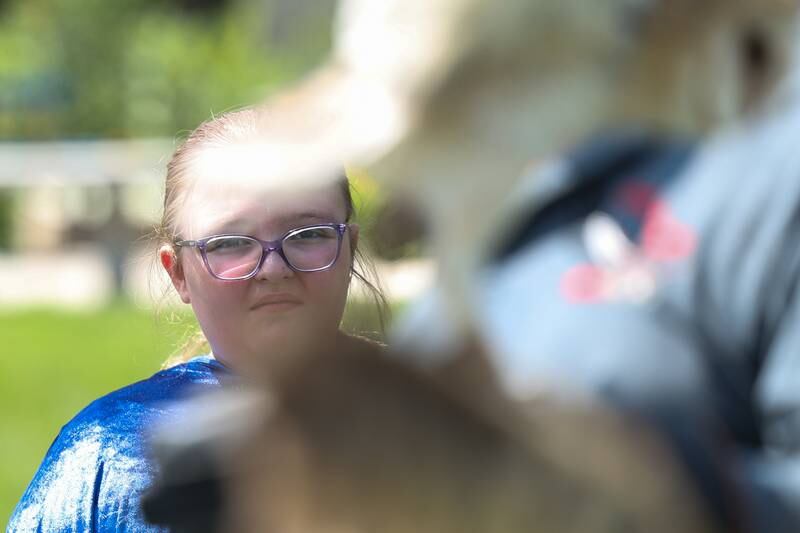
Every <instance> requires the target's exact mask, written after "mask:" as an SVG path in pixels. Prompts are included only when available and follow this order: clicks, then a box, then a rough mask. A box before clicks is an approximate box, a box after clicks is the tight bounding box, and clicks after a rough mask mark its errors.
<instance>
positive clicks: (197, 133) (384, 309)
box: [153, 108, 390, 368]
mask: <svg viewBox="0 0 800 533" xmlns="http://www.w3.org/2000/svg"><path fill="white" fill-rule="evenodd" d="M262 123H263V117H262V116H261V114H260V113H259V112H258V111H257V110H256V109H253V108H244V109H240V110H236V111H230V112H227V113H224V114H221V115H218V116H216V117H212V118H211V119H210V120H207V121H206V122H204V123H202V124H201V125H200V126H198V127H197V128H196V129H195V130H194V131H193V132H191V133H190V134H189V136H188V137H187V138H186V140H185V141H184V142H183V144H181V145H180V146H179V147H178V148H177V149H176V150H175V153H174V154H173V155H172V158H171V159H170V161H169V163H167V174H166V178H165V180H164V206H163V214H162V217H161V221H160V223H159V224H158V225H157V226H156V227H155V229H154V232H153V235H154V240H155V242H156V247H157V248H160V247H161V246H164V245H169V246H172V245H173V244H174V243H175V241H176V239H177V238H178V232H177V227H176V226H177V224H176V220H177V216H178V212H179V210H180V208H181V205H182V204H183V202H184V200H185V196H186V192H187V189H188V188H189V187H188V181H189V180H191V175H190V172H189V171H188V169H189V164H190V161H191V158H192V156H193V154H196V153H198V152H199V151H200V150H202V149H204V148H209V147H218V146H224V145H229V144H234V143H236V142H240V141H247V140H251V139H253V138H254V137H255V136H256V135H257V134H258V133H259V127H260V126H259V124H262ZM338 184H339V187H340V190H341V193H342V196H343V198H344V201H345V207H346V218H345V221H346V222H351V221H353V219H354V218H355V215H356V213H355V207H354V205H353V195H352V191H351V184H350V180H349V179H348V178H347V175H346V174H345V173H344V170H342V174H341V177H340V179H339V181H338ZM351 265H352V266H351V276H353V277H355V278H356V279H357V280H358V281H359V282H360V283H361V284H362V285H363V286H364V288H365V289H366V291H367V293H368V294H369V296H370V299H371V300H372V303H373V304H374V306H375V311H376V313H377V317H378V326H379V328H380V331H379V332H378V333H379V334H380V335H383V333H384V330H385V327H386V323H387V320H388V318H389V312H390V311H389V304H388V301H387V299H386V296H385V295H384V293H383V290H382V289H381V286H380V282H379V280H378V276H377V272H376V270H375V266H374V264H373V262H372V261H371V260H370V258H369V257H368V256H367V255H366V254H364V252H363V251H362V247H360V246H357V247H353V248H352V263H351ZM208 352H210V346H209V344H208V341H207V340H206V338H205V336H204V335H203V333H202V331H200V330H199V328H196V330H195V331H194V332H193V333H192V334H191V335H190V336H188V338H187V339H186V340H185V341H184V342H183V345H182V346H181V347H180V348H179V349H178V350H177V351H176V352H175V353H173V354H172V355H171V356H170V357H169V358H167V360H166V361H165V362H164V364H163V365H162V366H163V367H164V368H168V367H171V366H174V365H177V364H180V363H183V362H186V361H188V360H189V359H191V358H192V357H195V356H197V355H200V354H203V353H208Z"/></svg>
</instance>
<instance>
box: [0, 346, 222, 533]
mask: <svg viewBox="0 0 800 533" xmlns="http://www.w3.org/2000/svg"><path fill="white" fill-rule="evenodd" d="M232 378H233V376H232V375H231V373H230V372H229V371H228V370H227V369H226V368H225V367H224V366H223V365H222V364H220V363H219V362H217V361H216V360H214V359H213V358H211V357H207V356H203V357H196V358H194V359H192V360H191V361H189V362H187V363H184V364H181V365H178V366H175V367H173V368H170V369H167V370H163V371H161V372H158V373H157V374H155V375H153V376H152V377H150V378H149V379H146V380H143V381H140V382H137V383H134V384H132V385H129V386H127V387H124V388H122V389H120V390H117V391H115V392H112V393H110V394H108V395H106V396H104V397H102V398H100V399H98V400H96V401H94V402H92V403H91V404H89V406H87V407H86V408H85V409H83V410H82V411H81V412H80V413H78V415H77V416H76V417H75V418H73V419H72V420H71V421H70V422H68V423H67V424H66V425H65V426H64V427H63V428H62V429H61V432H60V433H59V434H58V436H57V437H56V439H55V441H54V442H53V444H52V445H51V446H50V449H49V450H48V451H47V455H45V458H44V460H43V461H42V464H41V466H40V467H39V470H38V471H37V472H36V474H35V476H34V478H33V480H32V481H31V483H30V485H29V486H28V489H27V490H26V491H25V493H24V494H23V496H22V499H21V500H20V502H19V503H18V504H17V507H16V509H15V510H14V513H13V514H12V516H11V521H10V522H9V524H8V527H7V529H6V531H7V533H11V532H15V533H16V532H29V531H31V532H40V531H46V532H72V531H81V532H83V531H96V532H101V531H102V532H105V531H131V532H139V531H145V532H155V531H166V530H165V529H162V528H159V527H155V526H152V525H149V524H147V523H146V522H145V521H144V518H143V517H142V513H141V510H140V506H139V501H140V498H141V496H142V493H143V492H144V491H145V490H146V489H147V487H149V485H150V483H151V481H152V479H153V477H154V475H155V471H154V467H153V465H152V464H151V462H150V460H149V458H148V451H147V439H148V433H149V430H150V429H152V428H153V427H154V426H155V424H156V423H165V422H166V423H168V421H169V417H172V416H180V412H181V410H182V402H181V401H180V400H182V399H184V398H187V397H189V396H191V395H193V394H194V393H195V392H201V391H208V390H211V389H213V388H218V387H220V386H221V385H222V384H224V383H228V382H230V381H231V380H232Z"/></svg>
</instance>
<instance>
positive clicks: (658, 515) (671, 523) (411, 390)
mask: <svg viewBox="0 0 800 533" xmlns="http://www.w3.org/2000/svg"><path fill="white" fill-rule="evenodd" d="M393 355H396V356H402V354H393ZM269 367H270V368H269V370H270V372H269V378H268V383H269V384H268V386H267V390H268V394H267V395H266V397H265V398H262V400H261V401H253V399H252V398H253V397H252V396H246V397H245V398H247V400H246V401H245V404H247V405H249V408H247V409H239V411H238V416H237V418H238V420H239V422H236V421H231V420H230V415H231V413H230V412H228V413H227V415H226V417H225V420H227V421H224V420H221V419H219V418H218V419H217V420H216V421H215V420H214V419H213V415H212V417H211V418H209V415H208V414H207V411H208V406H209V404H208V402H206V403H204V408H203V409H204V410H205V411H206V416H205V417H201V418H200V419H199V420H201V421H204V422H205V426H203V425H199V424H198V419H197V418H196V417H193V418H195V422H194V423H193V425H194V429H193V430H190V431H189V432H186V431H184V430H185V428H183V429H184V430H182V429H181V428H180V427H178V428H177V430H176V428H173V429H172V438H171V439H164V438H162V439H161V441H160V447H161V448H160V453H161V455H162V458H163V457H172V458H173V459H174V458H176V457H179V456H183V460H182V461H183V463H184V466H185V465H187V464H192V463H194V464H195V465H198V464H199V463H198V462H197V461H196V460H193V459H192V458H191V457H190V456H191V455H194V452H197V451H198V450H201V451H203V450H204V455H203V457H204V458H205V459H206V460H207V461H206V462H205V463H204V464H206V465H208V464H212V463H214V461H213V459H214V456H215V454H216V457H217V458H218V459H220V458H223V459H222V460H221V461H220V462H219V463H217V464H218V465H224V466H221V467H220V469H219V470H216V471H214V472H213V476H212V477H214V478H215V479H216V480H217V481H218V482H219V483H218V485H217V489H218V490H216V491H212V492H213V493H214V494H222V492H223V491H222V489H223V488H227V490H229V491H230V492H228V493H227V494H226V496H225V497H224V498H223V499H224V501H225V502H226V505H225V506H224V507H225V508H224V511H223V510H222V505H220V506H219V509H220V512H219V514H217V515H215V516H208V515H205V516H202V515H200V514H199V513H201V512H202V511H206V512H207V511H208V508H207V507H206V508H204V509H195V510H194V511H193V512H191V513H185V512H184V513H183V514H181V508H180V507H181V504H183V505H184V511H185V509H186V507H185V505H186V503H187V502H190V501H191V499H192V498H191V496H192V494H193V490H195V491H196V490H197V488H198V487H202V486H203V485H207V481H208V478H207V477H206V478H204V474H203V471H202V469H191V468H186V469H184V470H183V472H182V474H180V475H173V476H172V478H171V479H170V480H163V481H162V484H161V486H160V487H158V491H160V500H161V502H160V505H159V506H158V507H157V508H152V507H151V511H150V516H151V517H152V516H155V518H157V519H158V521H159V523H161V524H166V525H170V526H171V528H172V529H171V530H172V531H237V532H238V531H241V532H251V531H252V532H267V531H280V532H283V533H301V532H302V533H311V532H314V533H339V532H352V533H361V532H363V533H367V532H377V531H381V532H387V533H411V532H414V533H417V532H419V533H426V532H430V533H448V532H452V533H469V532H475V533H479V532H480V533H492V532H497V533H514V532H520V533H521V532H530V531H541V532H554V533H571V532H576V533H577V532H623V531H624V532H637V531H641V532H648V533H650V532H660V531H663V532H665V533H666V532H674V531H681V532H682V533H692V532H712V531H717V529H716V528H715V527H714V522H713V518H711V517H710V516H709V515H708V514H706V513H705V511H704V509H703V505H702V503H701V500H700V499H699V498H698V496H697V494H696V493H695V492H694V489H693V488H692V484H691V483H690V481H689V478H688V476H687V475H686V471H685V469H684V467H683V466H681V465H680V464H679V462H678V461H676V459H675V457H673V455H672V453H671V452H670V451H669V450H668V449H667V448H666V447H664V446H663V445H662V444H661V442H660V439H659V437H658V435H657V434H656V433H655V432H653V431H651V430H650V429H649V428H648V427H647V426H646V425H645V424H644V423H641V422H634V421H633V420H629V419H625V418H623V417H620V416H617V415H614V414H612V413H610V412H608V411H606V410H603V409H601V408H599V407H597V406H594V407H591V406H589V405H588V404H587V405H579V404H577V403H569V402H563V403H561V402H559V401H556V400H553V399H540V400H534V401H531V402H529V403H527V404H524V405H523V404H520V403H517V402H514V401H511V400H510V399H508V398H507V397H506V396H505V394H504V393H503V392H502V391H501V389H500V388H499V386H498V385H497V384H496V383H495V382H494V378H493V376H492V374H491V370H490V369H489V368H488V366H486V362H485V360H483V359H482V356H481V355H480V353H479V350H478V348H477V346H473V347H472V348H471V349H470V350H468V351H465V352H463V353H461V354H459V355H458V356H456V357H455V358H454V362H453V364H452V365H450V366H448V367H446V368H442V369H440V370H439V371H438V372H436V373H434V374H426V373H423V372H420V371H418V370H415V369H413V368H411V367H409V366H408V365H406V364H404V363H402V362H401V361H399V360H398V359H396V358H392V357H389V356H387V354H386V353H385V352H384V351H383V350H381V349H379V348H377V347H375V346H374V345H369V344H363V343H359V342H354V343H352V344H347V345H341V346H335V347H334V346H326V347H325V348H324V350H320V351H318V352H316V353H312V354H307V356H304V357H298V358H296V359H294V360H291V361H282V362H280V363H279V364H271V365H269ZM212 411H213V409H212ZM245 414H247V415H249V416H250V417H251V418H247V417H246V416H244V415H245ZM253 419H256V420H260V423H259V424H257V425H254V426H251V427H250V429H249V430H247V429H245V427H244V426H246V425H247V424H242V423H241V421H242V420H250V421H253ZM220 422H224V423H225V424H226V425H228V426H229V428H230V424H236V425H240V428H239V429H238V430H237V431H233V432H231V431H226V432H219V430H218V428H217V427H216V426H217V425H218V424H219V423H220ZM201 427H205V429H204V430H203V431H204V432H205V434H206V435H207V437H206V438H205V439H203V438H201V439H197V430H198V429H200V428H201ZM191 433H194V435H191ZM187 435H188V436H187ZM235 435H238V438H232V437H233V436H235ZM244 436H247V438H244ZM193 439H195V440H194V443H193V444H192V445H191V446H187V445H186V443H187V442H189V441H192V440H193ZM198 444H202V446H198ZM176 450H177V452H178V453H175V452H176ZM209 452H211V453H209ZM224 457H227V458H226V459H224ZM231 457H233V458H234V460H233V461H231ZM209 458H210V459H211V460H210V461H209ZM195 459H196V456H195ZM168 466H171V467H174V466H175V464H174V463H173V464H172V465H169V464H168ZM174 473H175V472H174V471H173V474H174ZM220 480H222V481H220ZM207 488H208V487H207V486H206V489H207ZM203 494H208V490H205V491H201V492H200V494H199V495H200V497H202V495H203ZM170 495H172V498H171V499H170V497H169V496H170ZM175 495H182V496H183V498H180V497H178V498H176V497H175ZM156 496H159V494H158V493H157V494H156ZM187 496H190V497H189V498H187ZM197 497H198V494H197V493H196V492H195V493H194V498H197ZM156 499H158V498H156ZM196 501H199V500H197V499H196ZM204 502H205V504H206V505H208V498H205V500H204ZM221 502H222V499H221V500H220V501H218V502H217V503H218V505H219V504H220V503H221ZM153 509H155V512H153ZM198 516H201V517H202V519H201V520H200V521H199V522H198V520H197V518H198Z"/></svg>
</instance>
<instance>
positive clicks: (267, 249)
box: [173, 223, 350, 281]
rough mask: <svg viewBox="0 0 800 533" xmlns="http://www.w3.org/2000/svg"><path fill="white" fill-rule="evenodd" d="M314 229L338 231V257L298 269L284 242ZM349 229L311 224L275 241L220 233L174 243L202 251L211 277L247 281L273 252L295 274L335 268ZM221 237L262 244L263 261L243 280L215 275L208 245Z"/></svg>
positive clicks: (179, 246)
mask: <svg viewBox="0 0 800 533" xmlns="http://www.w3.org/2000/svg"><path fill="white" fill-rule="evenodd" d="M312 228H333V229H335V230H336V236H337V242H336V255H335V256H334V258H333V260H332V261H331V262H330V263H329V264H328V265H326V266H324V267H320V268H312V269H302V268H297V267H295V266H294V265H292V263H291V261H289V259H287V257H286V254H285V253H284V251H283V241H285V240H286V238H287V237H289V236H290V235H291V234H293V233H297V232H300V231H303V230H307V229H312ZM349 228H350V224H347V223H329V224H310V225H307V226H300V227H297V228H292V229H290V230H289V231H287V232H286V233H284V234H283V236H282V237H281V238H280V239H275V240H273V241H265V240H262V239H259V238H258V237H253V236H252V235H247V234H244V233H220V234H216V235H209V236H208V237H203V238H202V239H195V240H177V241H174V242H173V244H174V245H175V246H177V247H178V248H197V249H198V250H199V251H200V257H202V259H203V264H205V266H206V270H207V271H208V273H209V274H211V277H213V278H215V279H218V280H220V281H247V280H248V279H252V278H254V277H256V276H257V275H258V273H259V272H260V271H261V268H262V267H263V266H264V261H266V260H267V257H268V256H269V254H271V253H272V252H278V255H280V256H281V259H283V262H284V263H285V264H286V266H287V267H289V269H290V270H292V271H293V272H322V271H325V270H329V269H331V268H333V265H335V264H336V261H338V260H339V255H340V254H341V251H342V239H344V232H345V231H346V230H348V229H349ZM220 237H246V238H248V239H253V240H254V241H256V242H258V243H259V244H261V259H259V260H258V264H257V265H256V267H255V268H254V269H253V271H252V272H251V273H250V274H248V275H247V276H244V277H241V278H222V277H220V276H218V275H216V274H214V272H213V271H212V270H211V265H209V263H208V256H207V255H206V245H207V244H208V242H209V241H210V240H212V239H217V238H220Z"/></svg>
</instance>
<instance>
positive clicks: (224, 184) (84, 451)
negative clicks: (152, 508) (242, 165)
mask: <svg viewBox="0 0 800 533" xmlns="http://www.w3.org/2000/svg"><path fill="white" fill-rule="evenodd" d="M261 120H262V119H261V117H260V113H259V112H257V111H255V110H253V109H245V110H241V111H236V112H231V113H227V114H225V115H222V116H219V117H217V118H215V119H213V120H211V121H209V122H207V123H205V124H203V125H201V126H200V127H199V128H197V130H195V131H194V132H193V133H192V134H191V135H190V136H189V138H188V139H187V140H186V142H185V143H184V144H183V145H182V146H181V147H180V148H178V150H177V151H176V152H175V154H174V155H173V157H172V160H171V161H170V162H169V164H168V166H167V176H166V186H165V200H164V213H163V218H162V222H161V224H160V225H159V227H158V228H157V231H156V235H157V236H158V240H159V246H160V247H159V250H158V258H159V260H160V263H161V265H162V266H163V268H164V269H165V270H166V272H167V273H168V274H169V277H170V279H171V281H172V284H173V286H174V288H175V290H176V291H177V292H178V295H179V296H180V298H181V300H182V301H183V302H184V303H187V304H190V305H191V307H192V310H193V312H194V314H195V316H196V317H197V321H198V323H199V324H200V328H201V329H202V332H203V334H204V336H205V338H206V339H207V341H208V345H209V346H210V349H211V353H209V354H207V355H201V356H196V357H193V358H190V359H189V358H187V359H188V360H186V361H184V362H182V363H181V364H178V365H177V366H173V367H171V368H168V369H166V370H164V371H161V372H159V373H157V374H155V375H154V376H152V377H151V378H149V379H146V380H144V381H140V382H138V383H134V384H133V385H130V386H128V387H125V388H123V389H121V390H118V391H116V392H112V393H111V394H109V395H107V396H104V397H102V398H100V399H98V400H96V401H95V402H93V403H92V404H90V405H89V406H88V407H86V408H85V409H84V410H83V411H81V412H80V413H79V414H78V415H77V416H76V417H75V418H74V419H72V420H71V421H70V422H69V423H67V425H66V426H64V427H63V428H62V430H61V432H60V433H59V435H58V437H57V438H56V440H55V442H54V443H53V444H52V446H51V447H50V449H49V451H48V452H47V455H46V456H45V458H44V461H43V462H42V464H41V466H40V468H39V470H38V471H37V473H36V475H35V476H34V478H33V481H32V482H31V484H30V486H29V487H28V489H27V491H26V492H25V494H24V495H23V497H22V500H21V501H20V502H19V504H18V505H17V507H16V509H15V511H14V513H13V515H12V517H11V522H10V523H9V526H8V530H9V531H89V530H90V531H121V530H125V531H127V530H131V531H158V530H159V529H158V528H155V527H153V526H151V525H148V524H147V523H146V522H145V521H144V519H143V518H142V514H141V511H140V505H139V502H140V498H141V495H142V493H143V492H144V491H145V490H146V489H147V487H148V486H149V485H150V483H151V481H152V479H153V477H154V471H153V470H154V469H153V465H152V464H151V463H150V461H149V460H148V457H147V446H146V442H145V437H144V435H145V433H146V431H147V429H148V428H149V427H150V426H151V425H152V424H153V423H155V422H156V421H158V420H159V419H163V418H164V417H165V416H175V415H177V414H178V413H179V411H180V410H181V406H180V403H176V402H175V400H179V399H181V398H184V397H186V396H187V395H188V394H189V392H195V391H196V390H198V389H200V390H204V389H206V390H209V389H215V388H218V387H220V386H221V385H223V384H224V383H226V382H230V381H235V380H236V377H237V376H242V375H246V374H247V368H248V365H250V364H254V363H255V362H256V361H257V360H258V359H259V358H263V357H277V356H280V357H284V356H287V357H288V356H291V355H292V354H293V353H297V352H298V351H301V350H304V349H307V348H308V347H309V346H310V343H311V342H318V343H327V342H336V341H338V340H340V338H341V337H342V336H345V334H344V333H343V332H342V331H341V330H340V329H339V326H340V322H341V319H342V314H343V312H344V307H345V303H346V300H347V294H348V289H349V286H350V281H351V279H352V277H353V276H355V277H357V278H359V279H360V280H361V281H362V282H365V283H366V285H367V287H368V288H369V289H370V290H371V291H372V292H373V295H374V297H375V298H376V302H378V304H379V306H383V305H385V304H384V302H385V300H384V299H383V297H382V295H381V293H380V292H379V290H378V289H376V288H375V286H374V285H372V284H370V283H369V282H367V280H365V279H364V276H363V275H362V273H361V272H362V270H360V269H359V265H361V264H363V263H361V261H362V259H361V256H360V255H359V252H358V249H357V244H358V226H357V225H355V224H353V223H351V219H352V217H353V202H352V198H351V195H350V190H349V183H348V181H347V179H346V178H341V179H339V180H338V181H336V182H333V181H331V182H327V183H325V184H322V185H317V186H313V187H306V188H303V189H294V190H286V189H276V188H274V187H269V186H267V185H268V184H269V182H270V179H271V178H275V176H269V175H264V176H260V175H259V176H257V177H258V178H259V179H258V180H255V181H254V180H250V181H249V182H248V181H245V180H237V179H236V178H237V176H235V175H232V173H235V171H236V168H237V164H236V163H237V161H238V160H239V159H240V156H241V154H242V153H243V152H242V150H241V148H242V147H245V146H247V147H250V148H252V147H253V146H256V147H257V146H258V145H257V141H258V140H259V136H260V132H261V129H260V127H259V124H260V122H261ZM210 153H213V154H214V158H213V159H214V161H215V162H216V163H218V164H213V165H210V164H208V162H209V159H208V158H207V157H205V156H207V155H208V154H210ZM248 161H249V163H248V164H249V165H250V167H249V169H248V172H251V173H252V171H253V166H252V163H253V161H251V160H249V159H248ZM239 162H240V161H239ZM255 168H259V167H257V166H256V167H255ZM261 178H263V179H261ZM278 178H285V176H278ZM254 184H257V185H258V186H254ZM351 342H360V341H358V340H356V339H353V340H352V341H351Z"/></svg>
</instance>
